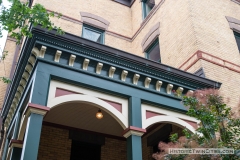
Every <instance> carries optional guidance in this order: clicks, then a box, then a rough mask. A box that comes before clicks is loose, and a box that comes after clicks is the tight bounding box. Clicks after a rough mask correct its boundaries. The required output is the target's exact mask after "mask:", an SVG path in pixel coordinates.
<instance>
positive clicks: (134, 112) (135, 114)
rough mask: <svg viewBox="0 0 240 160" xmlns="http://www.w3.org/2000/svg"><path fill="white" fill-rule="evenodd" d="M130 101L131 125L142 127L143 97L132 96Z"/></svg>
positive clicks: (129, 116) (129, 114) (129, 115)
mask: <svg viewBox="0 0 240 160" xmlns="http://www.w3.org/2000/svg"><path fill="white" fill-rule="evenodd" d="M128 103H129V104H128V106H129V107H128V118H129V126H135V127H139V128H142V112H141V99H140V98H137V97H130V98H129V100H128Z"/></svg>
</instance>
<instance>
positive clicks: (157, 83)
mask: <svg viewBox="0 0 240 160" xmlns="http://www.w3.org/2000/svg"><path fill="white" fill-rule="evenodd" d="M161 86H162V81H157V82H156V90H157V91H159V92H160V90H161Z"/></svg>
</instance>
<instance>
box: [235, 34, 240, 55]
mask: <svg viewBox="0 0 240 160" xmlns="http://www.w3.org/2000/svg"><path fill="white" fill-rule="evenodd" d="M234 35H235V38H236V41H237V46H238V50H239V52H240V34H239V33H234Z"/></svg>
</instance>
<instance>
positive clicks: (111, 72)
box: [108, 66, 116, 78]
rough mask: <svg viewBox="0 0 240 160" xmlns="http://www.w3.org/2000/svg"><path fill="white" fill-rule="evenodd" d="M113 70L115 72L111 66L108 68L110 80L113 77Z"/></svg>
mask: <svg viewBox="0 0 240 160" xmlns="http://www.w3.org/2000/svg"><path fill="white" fill-rule="evenodd" d="M115 70H116V68H115V67H113V66H111V67H110V68H109V71H108V76H109V77H110V78H113V75H114V72H115Z"/></svg>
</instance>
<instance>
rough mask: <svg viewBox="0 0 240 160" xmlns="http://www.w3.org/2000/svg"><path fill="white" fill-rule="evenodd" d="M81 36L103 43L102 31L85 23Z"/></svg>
mask: <svg viewBox="0 0 240 160" xmlns="http://www.w3.org/2000/svg"><path fill="white" fill-rule="evenodd" d="M98 35H99V36H98ZM82 37H83V38H86V39H88V40H91V41H94V42H97V43H102V44H104V31H103V30H101V29H98V28H94V27H92V26H88V25H86V24H84V25H83V29H82Z"/></svg>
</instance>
